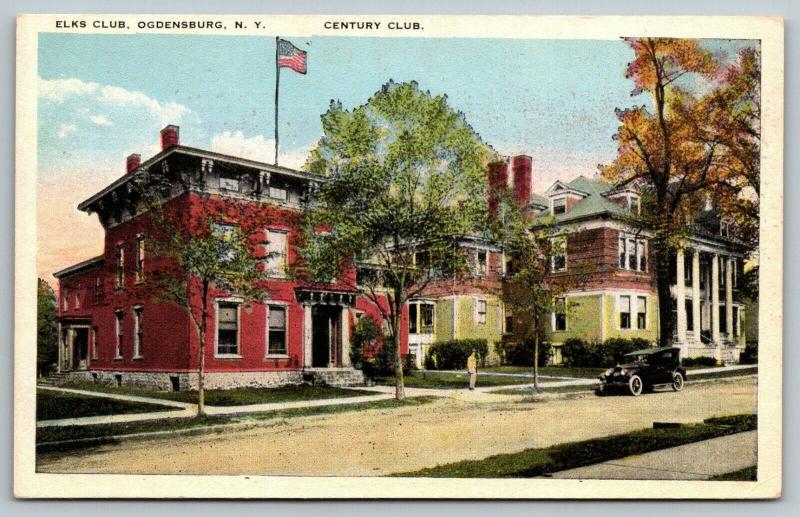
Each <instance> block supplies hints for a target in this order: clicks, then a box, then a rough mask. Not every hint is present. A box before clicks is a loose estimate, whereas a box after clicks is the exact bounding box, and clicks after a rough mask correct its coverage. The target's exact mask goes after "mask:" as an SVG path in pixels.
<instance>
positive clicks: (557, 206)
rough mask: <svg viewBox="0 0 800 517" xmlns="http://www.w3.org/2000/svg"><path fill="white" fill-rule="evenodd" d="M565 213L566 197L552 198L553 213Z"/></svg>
mask: <svg viewBox="0 0 800 517" xmlns="http://www.w3.org/2000/svg"><path fill="white" fill-rule="evenodd" d="M565 213H567V198H565V197H558V198H555V199H553V215H558V214H565Z"/></svg>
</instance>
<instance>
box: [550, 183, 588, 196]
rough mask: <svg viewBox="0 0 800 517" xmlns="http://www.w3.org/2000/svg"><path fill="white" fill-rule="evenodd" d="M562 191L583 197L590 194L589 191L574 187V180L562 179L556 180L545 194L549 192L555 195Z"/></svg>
mask: <svg viewBox="0 0 800 517" xmlns="http://www.w3.org/2000/svg"><path fill="white" fill-rule="evenodd" d="M561 193H567V194H575V195H576V196H581V197H582V196H588V195H589V194H588V193H587V192H584V191H582V190H580V189H578V188H576V187H574V186H573V185H572V182H570V183H564V182H563V181H561V180H556V182H555V183H553V184H552V185H550V188H549V189H547V190H546V191H545V194H547V195H548V196H553V195H556V194H561Z"/></svg>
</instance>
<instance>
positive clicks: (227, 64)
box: [37, 34, 754, 279]
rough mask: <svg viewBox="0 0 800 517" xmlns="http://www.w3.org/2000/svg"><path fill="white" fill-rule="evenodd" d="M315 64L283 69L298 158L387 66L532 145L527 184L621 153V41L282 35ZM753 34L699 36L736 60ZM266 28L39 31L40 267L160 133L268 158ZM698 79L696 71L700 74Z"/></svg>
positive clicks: (508, 145) (94, 227)
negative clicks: (253, 33)
mask: <svg viewBox="0 0 800 517" xmlns="http://www.w3.org/2000/svg"><path fill="white" fill-rule="evenodd" d="M288 39H290V40H291V41H292V42H293V43H294V44H295V45H297V46H298V47H299V48H302V49H303V50H306V51H308V75H306V76H301V75H299V74H294V73H291V72H288V71H284V73H283V74H281V75H282V77H281V120H280V131H281V164H282V165H287V166H301V165H302V164H303V162H304V161H305V158H306V156H307V154H308V151H309V150H310V149H311V148H312V147H313V146H314V144H315V143H316V141H317V139H318V138H319V137H320V135H321V133H322V129H321V126H320V115H321V114H322V113H324V112H325V111H326V110H327V109H328V106H329V102H330V100H331V99H338V100H340V101H341V102H342V104H343V105H344V107H345V108H350V107H353V106H358V105H361V104H363V103H364V102H366V100H367V99H368V98H369V97H370V96H371V95H372V94H373V93H374V92H375V91H377V90H378V89H379V88H380V86H381V85H382V84H384V83H385V82H387V81H388V80H389V79H394V80H395V81H398V82H400V81H408V80H417V81H418V82H419V84H420V88H422V89H429V90H430V91H431V92H432V93H434V94H440V93H445V94H447V95H448V98H449V99H448V103H449V104H450V105H451V106H453V107H454V108H456V109H459V110H461V111H463V112H464V114H465V116H466V120H467V121H468V122H469V123H470V124H471V125H472V126H473V128H474V129H475V130H476V131H477V132H478V133H479V134H480V135H481V137H482V138H483V139H484V141H486V142H487V143H489V144H490V145H492V146H493V147H494V149H495V150H496V151H498V152H499V153H501V154H506V155H509V154H516V153H526V154H530V155H531V156H533V169H534V174H533V181H534V188H535V189H537V190H543V189H545V188H547V186H549V185H550V184H551V183H552V182H553V181H554V180H556V179H565V180H570V179H572V178H574V177H575V176H577V175H578V174H584V175H592V174H594V173H595V172H596V170H597V167H596V166H597V164H598V163H601V162H606V163H607V162H609V161H611V160H612V159H613V157H614V155H615V145H614V142H613V141H612V140H611V136H612V135H613V134H614V133H615V131H616V129H617V125H618V121H617V119H616V117H615V116H614V109H615V108H617V107H628V106H631V105H634V104H636V103H641V102H642V101H641V100H639V99H636V98H632V97H631V96H630V93H631V91H632V89H633V83H632V81H630V80H627V79H625V77H624V71H625V66H626V64H627V63H628V61H630V60H631V59H632V54H631V52H630V49H629V48H628V47H627V46H626V45H625V44H624V42H622V41H621V40H603V41H597V40H591V41H590V40H503V39H491V40H486V39H483V40H479V39H461V38H454V39H421V38H414V39H411V38H338V37H337V38H331V37H313V38H302V37H295V38H288ZM752 44H754V42H746V41H720V40H709V41H706V42H705V43H704V45H706V46H707V47H708V48H710V49H711V50H713V51H715V52H724V53H725V54H727V55H728V56H730V58H734V57H735V53H736V51H737V50H738V49H739V48H741V47H742V46H745V45H752ZM274 45H275V40H274V36H271V37H260V38H255V37H242V36H178V35H135V36H108V35H77V34H43V35H41V36H40V41H39V67H38V68H39V69H38V73H39V78H40V81H39V92H38V100H39V104H38V115H39V120H38V132H39V133H38V162H39V163H38V172H39V188H38V195H39V201H38V207H37V208H38V210H37V214H38V216H39V246H40V247H39V250H40V252H39V258H38V266H39V269H40V276H43V277H46V278H48V279H52V278H51V277H50V273H52V272H53V271H55V270H58V269H60V268H62V267H66V266H68V265H70V264H72V263H74V262H75V261H78V260H82V259H85V258H88V257H91V256H94V255H96V254H99V253H100V251H101V249H102V229H101V228H100V225H99V224H98V223H97V221H96V219H95V218H94V217H91V218H90V217H87V216H86V215H85V214H82V213H79V212H78V211H77V210H76V206H77V204H78V202H80V201H81V200H83V199H85V198H86V197H88V196H90V195H91V194H92V193H94V192H95V191H97V190H99V189H100V188H102V187H103V186H105V185H106V184H108V183H110V182H111V181H113V180H114V179H116V178H117V177H119V176H121V175H122V174H123V173H124V163H125V161H124V160H125V156H127V155H128V154H130V153H133V152H138V153H141V154H142V156H143V158H144V159H146V158H148V157H149V156H151V155H153V154H155V153H156V152H158V149H159V148H158V131H159V130H160V129H161V128H162V127H163V126H165V125H166V124H169V123H173V124H178V125H180V126H181V140H182V143H185V144H187V145H191V146H195V147H200V148H207V149H212V150H215V151H219V152H224V153H229V154H236V155H242V156H247V157H251V158H254V159H261V160H264V161H268V162H271V161H272V156H273V153H274V147H273V146H274V143H273V140H272V134H273V131H274V127H273V116H274V115H273V104H274V84H275V65H274V59H275V47H274ZM693 86H694V87H702V85H701V84H697V85H693Z"/></svg>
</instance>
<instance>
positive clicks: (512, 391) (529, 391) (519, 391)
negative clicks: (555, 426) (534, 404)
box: [490, 384, 595, 395]
mask: <svg viewBox="0 0 800 517" xmlns="http://www.w3.org/2000/svg"><path fill="white" fill-rule="evenodd" d="M594 388H595V385H594V384H592V385H590V386H557V387H554V388H548V387H547V384H544V385H540V386H539V390H540V391H541V392H543V393H580V392H582V391H586V392H589V391H594ZM490 393H497V394H499V395H536V394H535V393H534V392H533V388H532V387H530V388H506V389H501V390H493V391H491V392H490Z"/></svg>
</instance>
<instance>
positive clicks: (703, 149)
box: [601, 38, 760, 346]
mask: <svg viewBox="0 0 800 517" xmlns="http://www.w3.org/2000/svg"><path fill="white" fill-rule="evenodd" d="M626 42H627V44H628V45H629V46H630V48H631V49H632V50H633V52H634V59H633V61H631V62H630V63H629V64H628V68H627V71H626V77H627V78H630V79H632V80H633V81H634V84H635V89H634V91H633V92H632V96H635V97H636V96H639V95H646V96H648V97H649V99H647V101H648V103H647V104H645V105H641V106H637V107H633V108H629V109H624V110H620V109H618V110H617V117H618V119H619V121H620V126H619V129H618V130H617V133H616V134H615V135H614V139H615V141H616V142H617V145H618V149H617V157H616V159H615V160H614V162H613V163H611V164H609V165H605V166H601V172H602V174H603V176H604V177H605V178H606V179H608V180H610V181H611V182H613V183H614V184H615V185H617V186H619V187H624V186H626V185H630V184H638V185H639V186H640V187H641V188H642V190H643V193H644V195H643V200H644V204H643V209H642V216H641V217H640V219H641V220H640V221H639V223H640V224H641V225H642V227H646V228H647V229H648V231H650V232H652V234H653V237H652V239H651V246H652V250H653V255H654V257H653V258H654V268H655V275H656V285H657V292H658V301H659V324H660V329H659V330H660V332H659V341H660V344H661V345H662V346H665V345H667V344H668V343H669V341H670V339H671V337H672V332H673V329H674V321H673V314H672V305H671V302H672V297H671V294H670V283H671V281H672V279H671V278H670V268H669V260H670V253H671V252H672V250H673V249H674V248H675V247H676V246H677V245H679V244H680V242H681V241H683V240H684V239H685V238H686V237H687V232H688V231H689V229H690V228H691V227H692V225H693V220H694V217H695V215H696V214H697V213H698V212H699V211H700V209H701V207H702V206H703V204H704V203H705V201H706V199H707V197H708V196H712V198H713V200H714V201H715V203H716V205H717V206H718V207H719V208H720V210H721V211H722V212H723V213H725V214H726V215H731V216H733V217H734V218H735V219H736V221H737V222H738V223H739V228H741V229H742V232H743V233H742V234H741V235H740V238H741V239H742V240H744V241H745V242H747V243H748V244H749V245H750V246H751V247H752V248H755V246H757V231H755V230H757V225H758V192H759V189H758V185H759V180H760V171H759V166H758V164H759V153H760V97H759V84H760V65H759V63H760V55H759V52H758V50H756V49H745V50H743V51H741V52H740V54H739V56H738V60H737V61H736V62H735V63H733V64H730V65H726V66H723V64H722V63H721V59H720V58H719V57H718V56H715V55H714V54H713V53H712V52H711V51H709V50H707V49H705V48H703V47H702V46H701V45H700V43H699V42H698V41H697V40H687V39H662V38H632V39H627V40H626ZM698 90H699V91H701V92H704V93H697V91H698Z"/></svg>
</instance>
